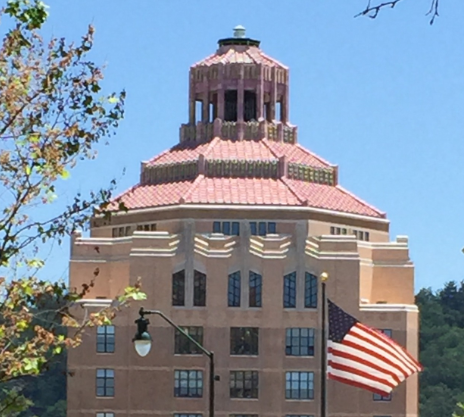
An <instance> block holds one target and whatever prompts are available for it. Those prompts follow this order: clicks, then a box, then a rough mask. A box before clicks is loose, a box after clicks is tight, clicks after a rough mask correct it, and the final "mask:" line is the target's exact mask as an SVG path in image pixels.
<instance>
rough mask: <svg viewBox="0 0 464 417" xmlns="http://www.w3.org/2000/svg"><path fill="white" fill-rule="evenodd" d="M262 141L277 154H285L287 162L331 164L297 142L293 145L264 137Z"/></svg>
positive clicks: (318, 165)
mask: <svg viewBox="0 0 464 417" xmlns="http://www.w3.org/2000/svg"><path fill="white" fill-rule="evenodd" d="M263 142H264V143H265V144H266V145H267V146H268V147H269V149H271V150H272V151H273V152H274V153H275V154H276V155H277V156H279V157H280V156H284V155H285V156H287V160H288V162H294V163H298V164H304V165H310V166H312V167H315V168H329V167H331V166H332V165H331V164H330V163H329V162H327V161H325V160H323V159H322V158H321V157H319V156H317V155H315V154H313V153H312V152H310V151H308V150H307V149H305V148H303V147H302V146H300V145H299V144H296V145H293V144H291V143H284V142H274V141H272V140H267V139H264V140H263Z"/></svg>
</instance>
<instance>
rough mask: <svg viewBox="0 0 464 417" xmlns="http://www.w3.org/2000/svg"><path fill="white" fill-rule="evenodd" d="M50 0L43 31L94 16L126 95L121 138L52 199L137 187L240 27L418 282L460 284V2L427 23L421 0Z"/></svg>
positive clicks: (313, 145)
mask: <svg viewBox="0 0 464 417" xmlns="http://www.w3.org/2000/svg"><path fill="white" fill-rule="evenodd" d="M46 3H47V4H49V5H50V9H49V12H50V18H49V21H48V22H47V24H46V26H45V28H44V35H45V36H46V37H48V36H50V35H51V34H53V35H55V36H57V37H61V36H64V37H66V38H67V39H70V40H71V39H75V40H77V39H79V37H80V35H81V34H83V33H84V31H85V29H86V27H87V24H89V23H92V24H94V25H95V27H96V35H95V47H94V50H93V52H92V58H93V59H94V60H95V61H97V62H99V63H105V64H106V65H107V68H106V79H105V82H104V87H105V88H106V90H107V91H108V92H109V91H112V90H120V89H122V88H124V89H126V91H127V105H126V117H125V120H124V121H123V122H122V124H121V127H120V128H119V130H118V134H117V135H116V136H115V137H114V138H112V139H111V141H110V145H109V146H102V147H100V151H99V157H98V159H97V160H96V161H93V162H88V163H85V164H84V165H82V166H81V167H79V168H77V169H76V170H75V171H73V173H72V178H71V179H69V180H68V182H67V183H66V185H65V187H64V188H62V190H63V191H64V192H63V194H62V195H60V198H61V201H62V202H66V201H68V200H69V199H70V198H71V196H72V195H73V193H74V192H76V191H79V190H82V191H85V190H88V189H90V188H91V187H94V188H96V187H101V186H104V185H105V184H107V182H108V181H109V180H110V179H111V178H113V177H116V179H117V180H118V183H119V189H120V190H124V189H126V188H128V187H129V186H131V185H133V184H135V183H137V181H138V175H139V169H140V161H142V160H146V159H149V158H150V157H151V156H153V155H155V154H158V153H159V152H161V151H163V150H164V149H166V148H169V147H170V146H172V145H174V144H175V143H177V141H178V128H179V125H180V124H181V123H185V122H186V119H187V110H188V107H187V88H188V68H189V66H190V65H191V64H193V63H194V62H196V61H198V60H200V59H202V58H204V57H205V56H207V55H209V54H211V53H213V52H214V51H215V49H216V42H217V40H218V39H220V38H223V37H228V36H231V34H232V28H233V27H234V26H235V25H237V24H241V25H244V26H245V27H246V28H247V35H248V36H250V37H252V38H255V39H259V40H261V42H262V43H261V46H262V49H263V50H264V51H265V52H266V53H268V54H269V55H271V56H273V57H275V58H277V59H278V60H280V61H281V62H283V63H285V64H286V65H288V66H289V67H290V69H291V72H290V79H291V90H290V94H291V96H290V97H291V107H290V119H291V122H292V123H294V124H297V125H298V126H299V141H300V143H301V144H302V145H303V146H305V147H307V148H309V149H311V150H312V151H313V152H315V153H317V154H318V155H320V156H322V157H323V158H325V159H327V160H328V161H330V162H332V163H335V164H338V165H339V167H340V171H339V172H340V183H341V185H342V186H344V187H345V188H347V189H348V190H350V191H352V192H353V193H355V194H357V195H358V196H360V197H361V198H363V199H365V200H366V201H368V202H369V203H371V204H373V205H375V206H377V207H378V208H379V209H381V210H383V211H386V212H387V214H388V217H389V219H390V221H391V237H392V239H394V238H395V236H396V235H408V236H409V238H410V247H411V257H412V259H413V261H414V262H415V264H416V289H419V288H422V287H429V286H430V287H432V288H435V289H436V288H439V287H440V286H441V285H442V284H443V283H444V282H446V281H449V280H457V281H460V280H462V279H464V274H463V272H464V255H463V254H462V253H461V248H462V247H463V246H464V207H463V206H464V196H463V194H464V191H463V177H464V174H463V173H462V166H463V164H462V160H463V157H464V140H463V134H464V117H463V115H464V55H463V53H462V40H463V39H464V25H462V16H463V15H464V3H463V2H462V1H458V0H443V1H441V2H440V7H441V13H440V17H439V19H438V20H437V21H436V23H435V24H434V25H433V26H430V25H429V24H428V18H427V17H426V16H425V13H426V11H427V10H428V6H429V1H428V0H422V1H413V0H410V1H408V0H403V1H401V2H400V3H399V4H398V5H397V7H396V8H395V9H394V10H384V11H383V13H381V14H380V15H379V17H378V18H377V19H375V20H371V19H367V18H354V17H353V16H354V15H355V14H356V13H357V12H359V11H360V10H362V9H363V7H364V6H365V1H364V0H357V1H340V0H325V1H323V2H322V1H319V2H317V1H314V0H313V1H311V0H292V1H289V2H277V1H269V2H266V7H264V6H263V4H264V3H263V2H262V1H258V0H246V1H244V0H235V1H234V2H225V1H223V2H221V1H217V0H216V1H211V0H199V1H187V0H183V1H180V0H169V1H161V0H156V1H149V0H145V1H136V0H131V1H127V0H126V1H122V0H98V1H95V0H66V1H63V0H48V1H46ZM232 4H233V6H232ZM123 169H125V174H124V175H123ZM68 258H69V245H68V244H64V245H62V246H61V247H60V246H58V245H54V247H53V248H52V250H51V251H50V256H49V266H48V267H47V268H46V272H47V274H49V277H51V278H53V279H57V278H60V277H66V276H67V270H68V268H67V263H68Z"/></svg>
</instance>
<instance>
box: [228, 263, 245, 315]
mask: <svg viewBox="0 0 464 417" xmlns="http://www.w3.org/2000/svg"><path fill="white" fill-rule="evenodd" d="M241 281H242V280H241V276H240V271H237V272H234V273H232V274H229V282H228V285H227V305H228V306H229V307H240V292H241Z"/></svg>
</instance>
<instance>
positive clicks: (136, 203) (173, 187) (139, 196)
mask: <svg viewBox="0 0 464 417" xmlns="http://www.w3.org/2000/svg"><path fill="white" fill-rule="evenodd" d="M192 184H193V181H182V182H171V183H166V184H156V185H136V186H135V187H132V188H131V189H129V190H127V191H126V192H124V193H123V194H121V195H120V196H119V197H116V200H120V201H122V202H124V204H125V205H126V207H127V208H128V209H140V208H147V207H158V206H170V205H173V204H179V202H180V199H181V197H182V196H183V195H184V194H185V193H187V192H188V190H189V189H190V188H191V187H192Z"/></svg>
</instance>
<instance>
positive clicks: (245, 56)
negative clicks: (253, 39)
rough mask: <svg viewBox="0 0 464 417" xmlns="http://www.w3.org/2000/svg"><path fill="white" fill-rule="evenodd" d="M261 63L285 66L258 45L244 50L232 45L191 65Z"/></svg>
mask: <svg viewBox="0 0 464 417" xmlns="http://www.w3.org/2000/svg"><path fill="white" fill-rule="evenodd" d="M236 63H244V64H263V65H266V66H269V67H280V68H285V69H287V67H286V66H285V65H283V64H282V63H280V62H279V61H277V60H276V59H274V58H271V57H270V56H268V55H266V54H265V53H263V52H262V51H261V49H259V48H258V47H253V46H252V47H249V48H247V49H246V50H235V49H234V47H230V48H229V49H226V51H225V52H224V53H220V52H219V51H218V52H216V53H214V54H212V55H210V56H208V57H206V58H205V59H203V60H201V61H199V62H197V63H196V64H194V65H193V67H197V66H210V65H214V64H236Z"/></svg>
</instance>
